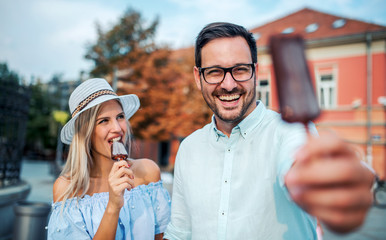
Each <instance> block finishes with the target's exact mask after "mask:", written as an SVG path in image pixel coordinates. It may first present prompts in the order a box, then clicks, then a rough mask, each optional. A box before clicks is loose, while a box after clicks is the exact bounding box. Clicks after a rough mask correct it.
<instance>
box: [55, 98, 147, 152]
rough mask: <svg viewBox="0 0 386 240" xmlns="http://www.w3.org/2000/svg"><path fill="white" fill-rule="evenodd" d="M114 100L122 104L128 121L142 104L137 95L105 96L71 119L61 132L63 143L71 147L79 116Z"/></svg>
mask: <svg viewBox="0 0 386 240" xmlns="http://www.w3.org/2000/svg"><path fill="white" fill-rule="evenodd" d="M113 99H119V100H120V101H121V103H122V108H123V112H124V113H125V117H126V119H127V120H129V119H130V118H131V117H132V116H133V115H134V113H135V112H136V111H137V110H138V109H139V106H140V103H139V99H138V97H137V95H135V94H129V95H123V96H114V95H103V96H100V97H98V98H96V99H95V100H93V101H92V102H90V104H89V105H87V106H86V107H85V108H84V109H82V110H81V111H79V112H78V113H77V114H76V115H75V116H74V117H73V118H71V119H70V120H69V121H68V122H67V123H66V124H65V125H64V126H63V128H62V130H61V132H60V139H61V140H62V142H63V143H65V144H68V145H70V144H71V141H72V138H73V136H74V133H75V125H74V124H75V120H76V119H77V118H78V116H79V114H81V113H82V112H84V111H86V110H87V109H90V108H92V107H94V106H96V105H98V104H101V103H104V102H107V101H110V100H113Z"/></svg>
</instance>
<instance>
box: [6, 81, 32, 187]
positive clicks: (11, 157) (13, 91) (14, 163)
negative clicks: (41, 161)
mask: <svg viewBox="0 0 386 240" xmlns="http://www.w3.org/2000/svg"><path fill="white" fill-rule="evenodd" d="M30 94H31V91H30V88H29V87H27V86H20V85H19V84H18V83H17V82H12V81H5V80H1V79H0V188H2V187H6V186H11V185H15V184H18V183H19V181H20V166H21V159H22V154H23V147H24V141H25V134H26V127H27V120H28V110H29V99H30Z"/></svg>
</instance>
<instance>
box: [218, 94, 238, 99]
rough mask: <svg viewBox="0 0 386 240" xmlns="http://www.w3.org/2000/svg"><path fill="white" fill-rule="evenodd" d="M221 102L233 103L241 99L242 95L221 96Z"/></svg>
mask: <svg viewBox="0 0 386 240" xmlns="http://www.w3.org/2000/svg"><path fill="white" fill-rule="evenodd" d="M218 98H219V99H220V100H221V101H233V100H236V99H238V98H240V94H233V95H221V96H219V97H218Z"/></svg>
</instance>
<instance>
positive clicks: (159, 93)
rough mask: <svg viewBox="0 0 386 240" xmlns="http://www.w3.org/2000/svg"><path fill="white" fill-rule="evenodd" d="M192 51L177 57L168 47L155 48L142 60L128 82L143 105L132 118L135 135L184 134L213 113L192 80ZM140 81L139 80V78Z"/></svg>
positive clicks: (156, 137) (162, 136) (163, 138)
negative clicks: (132, 84)
mask: <svg viewBox="0 0 386 240" xmlns="http://www.w3.org/2000/svg"><path fill="white" fill-rule="evenodd" d="M192 55H193V52H188V54H187V55H184V56H182V57H180V58H178V59H174V58H173V57H172V52H171V51H170V50H168V49H159V50H157V51H154V52H153V53H152V54H151V55H150V56H149V57H148V58H147V59H144V60H143V61H139V62H138V65H140V66H138V65H136V66H135V67H134V68H136V69H141V71H138V72H134V73H133V74H132V75H131V77H130V79H126V80H127V81H129V82H133V81H136V79H140V80H139V81H140V82H138V83H137V84H136V85H135V86H138V87H137V89H136V90H137V92H136V94H137V95H138V97H139V98H140V99H141V108H140V110H139V111H138V113H136V114H135V115H134V116H133V118H132V119H131V123H132V126H133V131H134V134H135V135H136V136H139V137H140V138H144V139H154V140H159V141H166V140H169V139H171V138H176V137H177V138H180V137H185V136H187V135H188V134H190V133H191V132H193V131H194V130H196V129H198V128H199V127H202V126H203V125H204V123H206V122H207V121H208V119H209V118H210V116H211V113H210V111H209V109H208V108H207V106H206V104H205V102H204V101H203V99H202V97H201V93H200V92H199V91H198V90H197V89H196V85H195V82H194V79H193V74H192V66H193V60H194V58H193V56H192ZM137 81H138V80H137Z"/></svg>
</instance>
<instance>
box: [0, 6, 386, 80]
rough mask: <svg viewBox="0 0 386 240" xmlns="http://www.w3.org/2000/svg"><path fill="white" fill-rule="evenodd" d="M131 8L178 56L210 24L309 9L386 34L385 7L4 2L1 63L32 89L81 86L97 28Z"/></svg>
mask: <svg viewBox="0 0 386 240" xmlns="http://www.w3.org/2000/svg"><path fill="white" fill-rule="evenodd" d="M129 7H131V8H132V9H134V10H136V11H138V12H140V13H141V15H142V17H143V19H145V20H146V21H147V22H148V23H150V22H151V21H153V20H154V19H156V18H157V17H158V18H159V21H160V23H159V26H158V29H157V33H156V42H157V43H159V44H168V45H169V46H170V47H171V48H173V49H178V48H183V47H188V46H193V44H194V40H195V37H196V35H197V34H198V32H199V31H200V30H201V29H202V28H203V27H204V26H205V25H206V24H208V23H210V22H214V21H227V22H233V23H236V24H240V25H243V26H245V27H246V28H247V29H252V28H254V27H257V26H260V25H263V24H265V23H268V22H270V21H273V20H276V19H278V18H281V17H284V16H286V15H288V14H291V13H293V12H296V11H298V10H300V9H302V8H304V7H309V8H312V9H315V10H318V11H322V12H326V13H329V14H334V15H338V16H342V17H347V18H354V19H357V20H361V21H366V22H369V23H375V24H380V25H384V26H386V1H384V0H277V1H275V0H221V1H220V0H135V1H134V0H0V63H4V62H5V63H7V64H8V68H9V69H11V70H12V71H15V72H16V73H17V74H18V75H19V76H21V77H23V78H24V79H25V80H26V81H27V82H29V81H30V79H31V78H32V77H35V78H40V79H42V80H43V81H49V80H50V79H51V78H52V76H53V75H54V74H61V75H62V76H63V79H64V80H76V79H78V78H79V73H80V71H85V72H86V73H87V72H89V71H90V70H91V68H92V66H93V63H92V61H90V60H86V59H85V58H84V55H85V53H86V46H87V45H90V44H93V43H95V42H96V36H97V34H96V23H98V24H100V25H101V26H102V29H104V30H108V29H109V28H110V27H111V26H113V25H114V24H116V23H117V22H118V20H119V18H120V17H121V16H122V15H123V14H124V12H125V10H127V9H128V8H129Z"/></svg>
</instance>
